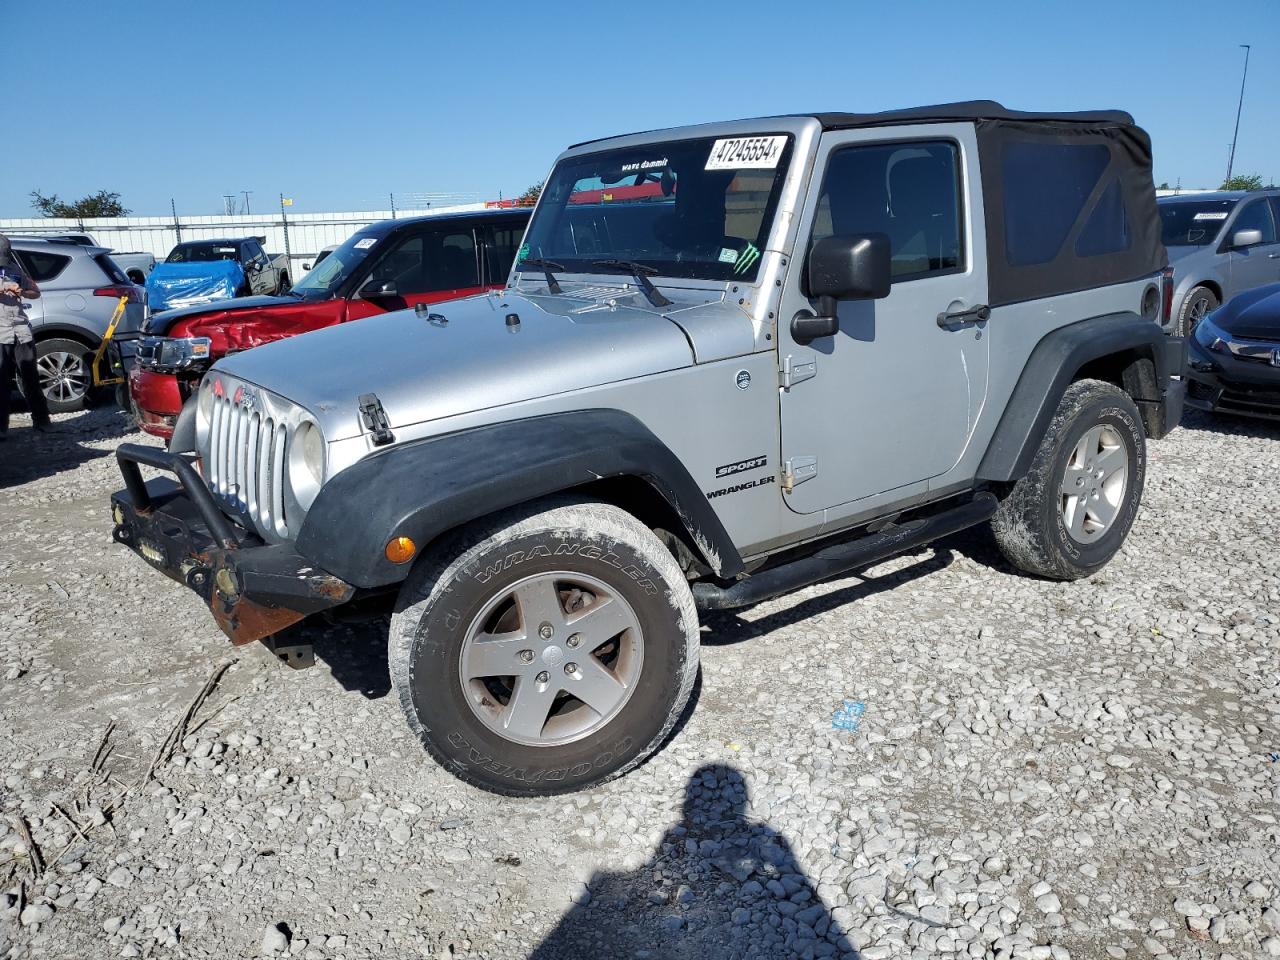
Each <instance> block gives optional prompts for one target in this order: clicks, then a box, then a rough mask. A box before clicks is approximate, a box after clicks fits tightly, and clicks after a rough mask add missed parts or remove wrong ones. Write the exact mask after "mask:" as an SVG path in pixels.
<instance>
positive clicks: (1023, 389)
mask: <svg viewBox="0 0 1280 960" xmlns="http://www.w3.org/2000/svg"><path fill="white" fill-rule="evenodd" d="M1185 350H1186V345H1185V343H1184V342H1183V340H1182V339H1181V338H1179V337H1170V336H1167V335H1166V334H1165V333H1164V331H1163V330H1161V328H1160V326H1159V325H1158V324H1156V323H1153V322H1152V321H1151V320H1144V319H1143V318H1142V317H1140V316H1139V315H1138V314H1136V313H1133V312H1131V311H1122V312H1119V313H1108V314H1104V315H1102V316H1099V317H1090V318H1089V319H1087V320H1080V321H1078V322H1076V323H1072V324H1068V325H1067V326H1065V327H1059V328H1058V329H1056V330H1053V331H1050V332H1049V333H1048V334H1046V335H1045V336H1044V337H1043V338H1042V339H1041V340H1040V342H1039V343H1037V344H1036V346H1035V348H1034V349H1033V350H1032V351H1031V356H1030V357H1029V358H1028V360H1027V363H1026V366H1024V367H1023V369H1022V375H1021V376H1020V377H1019V378H1018V383H1017V385H1016V386H1015V387H1014V388H1013V393H1012V395H1011V396H1010V397H1009V402H1008V404H1007V405H1006V406H1005V410H1004V414H1003V415H1002V416H1001V418H1000V422H999V424H998V425H997V426H996V431H995V434H994V435H993V436H992V438H991V442H990V443H989V444H988V445H987V450H986V453H985V454H984V455H983V457H982V462H981V463H980V464H979V465H978V473H977V479H978V480H980V481H988V482H1008V481H1014V480H1018V479H1019V478H1020V477H1022V476H1024V475H1025V474H1026V472H1027V470H1028V469H1030V466H1031V460H1032V458H1033V457H1034V456H1035V453H1036V450H1037V448H1038V447H1039V445H1040V438H1041V437H1042V436H1044V432H1045V430H1047V429H1048V427H1049V422H1050V421H1051V420H1052V419H1053V413H1054V411H1055V410H1056V409H1057V408H1058V403H1059V402H1060V401H1061V399H1062V395H1063V393H1065V392H1066V389H1067V387H1068V386H1069V385H1070V384H1071V382H1072V381H1073V380H1074V379H1076V375H1077V374H1078V373H1079V372H1080V370H1081V369H1083V368H1084V367H1086V366H1087V365H1088V364H1090V363H1094V362H1096V361H1100V360H1105V359H1106V358H1107V357H1112V356H1119V355H1124V354H1134V353H1136V354H1138V355H1139V356H1140V357H1141V358H1142V359H1143V360H1146V361H1149V362H1150V366H1146V365H1145V364H1144V365H1142V368H1141V369H1136V370H1134V371H1132V372H1129V371H1126V374H1125V378H1124V379H1125V384H1124V385H1125V389H1126V390H1127V391H1128V392H1129V394H1130V395H1131V396H1132V397H1133V399H1134V400H1135V401H1137V403H1138V406H1139V407H1140V408H1144V410H1143V413H1144V419H1146V421H1147V425H1148V430H1149V432H1151V433H1152V435H1153V436H1163V435H1164V433H1167V432H1168V429H1169V428H1171V427H1172V424H1165V423H1164V421H1163V417H1162V415H1161V411H1160V406H1161V404H1162V403H1163V402H1164V395H1165V392H1166V391H1167V390H1168V387H1169V382H1170V377H1171V376H1175V375H1179V376H1180V375H1181V373H1182V369H1183V364H1184V357H1185ZM1153 426H1156V427H1157V429H1155V430H1152V427H1153Z"/></svg>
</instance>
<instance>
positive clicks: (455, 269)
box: [421, 228, 480, 293]
mask: <svg viewBox="0 0 1280 960" xmlns="http://www.w3.org/2000/svg"><path fill="white" fill-rule="evenodd" d="M426 239H427V243H428V249H427V252H426V254H425V258H426V262H425V266H426V270H425V274H426V281H427V286H426V287H425V288H424V289H423V290H422V291H421V292H423V293H433V292H436V291H440V290H458V289H461V288H463V287H478V286H480V278H479V276H477V274H476V241H475V236H474V234H473V233H472V232H471V229H470V228H467V229H466V230H452V231H447V232H446V231H443V230H442V231H439V232H436V233H431V234H428V235H427V238H426Z"/></svg>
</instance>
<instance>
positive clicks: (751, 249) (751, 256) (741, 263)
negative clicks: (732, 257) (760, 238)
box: [733, 243, 760, 273]
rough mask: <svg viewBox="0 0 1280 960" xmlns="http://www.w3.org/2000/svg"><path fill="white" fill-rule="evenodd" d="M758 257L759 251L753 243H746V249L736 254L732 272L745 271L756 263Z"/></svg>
mask: <svg viewBox="0 0 1280 960" xmlns="http://www.w3.org/2000/svg"><path fill="white" fill-rule="evenodd" d="M759 259H760V251H759V250H757V249H756V246H755V244H754V243H748V244H747V246H746V249H744V250H743V251H742V252H741V253H740V254H738V261H737V263H735V264H734V265H733V272H734V273H746V272H747V271H748V270H750V269H751V268H752V267H754V266H755V265H756V261H757V260H759Z"/></svg>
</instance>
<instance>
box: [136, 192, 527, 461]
mask: <svg viewBox="0 0 1280 960" xmlns="http://www.w3.org/2000/svg"><path fill="white" fill-rule="evenodd" d="M530 212H531V211H530V210H528V209H506V210H486V211H478V212H474V213H465V214H452V215H442V216H438V217H417V218H413V219H409V220H384V221H382V222H381V223H375V224H371V225H370V226H367V227H364V228H362V229H361V230H359V231H358V232H357V233H355V234H353V235H352V236H351V237H350V238H349V239H348V240H347V241H346V243H344V244H342V245H341V246H340V247H338V248H337V249H336V250H334V251H333V252H332V253H331V254H329V256H327V257H325V258H324V259H323V260H322V261H320V262H317V264H316V265H315V266H314V267H313V268H312V269H311V271H310V272H308V273H307V275H306V276H304V277H303V278H302V279H301V280H299V281H298V282H297V283H296V284H294V286H293V289H292V290H290V291H289V292H287V293H284V294H281V295H279V296H274V297H242V298H239V299H235V300H223V301H220V302H217V303H210V304H205V305H202V306H198V307H188V308H184V309H179V310H166V311H164V312H162V313H157V314H153V315H152V316H151V317H150V318H149V319H148V320H147V323H146V326H145V328H144V332H145V336H144V337H143V338H142V339H141V341H140V342H139V344H138V351H137V363H136V364H135V365H134V367H133V369H132V370H131V371H130V373H129V393H130V397H131V399H132V401H133V406H134V412H135V414H136V416H137V418H138V424H139V426H141V427H142V429H143V430H145V431H146V432H147V433H151V434H155V435H156V436H158V437H164V438H165V439H168V438H169V437H171V436H172V435H173V425H174V422H175V421H176V420H177V417H178V413H179V411H181V409H182V405H183V404H184V403H185V402H186V400H187V398H188V397H189V396H191V394H192V393H194V392H195V390H196V388H197V387H198V386H199V385H200V378H201V377H202V376H203V375H204V371H205V370H207V369H208V368H209V365H210V364H212V363H213V362H214V361H215V360H217V359H218V358H219V357H221V356H224V355H225V354H228V353H235V352H237V351H239V350H248V349H249V348H250V347H256V346H258V345H260V344H263V343H269V342H271V341H272V340H282V339H284V338H285V337H292V336H294V335H296V334H299V333H306V332H307V331H309V330H318V329H320V328H321V327H329V326H332V325H333V324H335V323H345V322H347V321H348V320H359V319H361V318H362V317H369V316H373V315H374V314H376V313H384V312H386V311H389V310H403V309H405V308H406V307H412V306H414V305H416V304H419V303H439V302H441V301H444V300H453V299H455V298H457V297H465V296H470V295H471V294H475V293H482V292H484V291H485V290H487V289H490V288H496V287H501V286H502V285H503V284H505V283H506V280H507V273H508V272H509V271H510V269H511V262H512V261H513V260H514V259H515V256H516V251H517V249H518V248H519V246H520V239H521V237H523V236H524V228H525V225H526V224H527V223H528V222H529V214H530Z"/></svg>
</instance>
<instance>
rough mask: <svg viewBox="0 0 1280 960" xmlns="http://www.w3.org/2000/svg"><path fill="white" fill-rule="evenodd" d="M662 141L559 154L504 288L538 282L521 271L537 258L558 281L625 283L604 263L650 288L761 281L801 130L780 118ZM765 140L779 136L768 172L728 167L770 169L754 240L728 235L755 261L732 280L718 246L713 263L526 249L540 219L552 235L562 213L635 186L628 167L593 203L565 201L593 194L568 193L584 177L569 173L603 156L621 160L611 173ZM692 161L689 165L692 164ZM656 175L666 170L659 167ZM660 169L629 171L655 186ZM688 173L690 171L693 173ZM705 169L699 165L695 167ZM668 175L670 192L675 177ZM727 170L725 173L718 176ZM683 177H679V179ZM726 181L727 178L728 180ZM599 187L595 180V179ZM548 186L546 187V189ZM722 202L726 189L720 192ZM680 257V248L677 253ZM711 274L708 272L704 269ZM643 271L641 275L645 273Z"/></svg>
mask: <svg viewBox="0 0 1280 960" xmlns="http://www.w3.org/2000/svg"><path fill="white" fill-rule="evenodd" d="M780 119H781V118H780ZM669 133H670V134H671V135H670V136H664V137H656V136H652V135H644V136H632V137H621V138H615V139H610V140H607V141H603V142H602V143H601V144H599V145H597V144H591V146H592V147H594V148H595V149H573V150H570V151H567V152H566V153H564V154H562V155H561V156H560V157H559V158H558V159H557V161H556V164H555V166H554V167H552V169H551V172H550V173H549V174H548V176H547V178H546V181H545V183H546V186H544V188H543V191H542V195H541V197H540V198H539V202H538V205H537V207H536V209H535V210H534V212H533V216H532V217H531V218H530V221H529V225H528V227H527V229H526V232H525V237H524V243H523V244H522V246H521V250H520V252H519V254H518V255H517V258H516V260H515V261H514V262H513V264H512V268H511V282H512V283H516V282H518V281H519V280H520V279H521V278H522V276H523V275H524V274H529V275H530V279H537V280H541V279H543V277H544V274H545V270H544V269H543V268H542V267H541V266H538V267H535V266H533V265H532V264H530V265H529V266H525V262H526V260H536V259H545V260H550V261H555V262H557V263H558V264H560V265H562V269H559V270H556V271H555V273H557V274H559V275H561V276H564V275H579V276H582V275H588V276H592V277H602V278H607V279H608V281H609V282H619V281H622V282H625V281H626V280H627V271H626V270H620V269H616V268H607V267H602V266H601V265H600V264H601V263H602V262H604V261H609V260H623V261H632V262H636V263H639V264H642V265H644V266H646V267H649V268H651V269H654V270H656V271H657V272H656V273H654V274H652V275H651V279H652V280H653V281H655V282H657V283H676V284H681V285H685V284H713V285H715V286H725V285H728V284H732V283H747V284H751V283H755V282H756V281H757V280H758V279H759V278H760V276H761V271H762V270H763V264H764V261H765V257H764V254H765V253H766V252H767V251H768V250H769V249H770V242H771V240H772V239H773V237H774V235H775V231H776V230H777V229H778V224H777V220H778V213H779V210H780V209H781V208H782V206H783V204H784V203H786V202H787V201H788V197H787V193H788V185H789V184H790V183H791V182H792V179H793V177H794V173H795V166H796V163H797V157H801V156H803V153H802V149H803V147H802V146H801V145H800V141H801V140H802V139H803V131H802V130H797V129H796V128H795V127H794V126H793V125H792V124H790V123H787V122H786V121H785V119H784V120H783V122H780V123H778V124H776V125H772V124H771V125H769V126H768V127H767V128H762V127H761V126H759V125H753V128H752V129H741V128H740V127H739V124H737V123H733V124H725V125H723V126H722V125H715V126H713V127H711V128H707V127H702V128H691V129H688V130H686V131H678V130H673V131H669ZM771 137H776V138H780V139H781V141H782V145H781V148H780V151H779V153H778V159H777V161H776V163H775V164H774V165H773V167H772V168H769V167H752V166H749V165H743V166H742V167H738V168H729V169H734V170H741V171H746V172H750V171H751V170H753V169H754V170H769V169H772V172H773V178H772V181H771V182H770V184H769V187H768V190H769V194H768V198H767V199H766V201H765V204H764V208H763V211H762V213H761V218H760V223H759V227H758V229H757V234H756V236H755V237H753V238H750V239H746V238H741V237H730V239H732V240H738V241H743V242H744V243H745V245H746V247H747V248H754V251H755V253H756V257H755V259H754V261H753V262H751V263H749V264H748V265H747V267H746V268H745V269H743V270H742V272H741V273H738V274H736V275H735V274H734V273H733V272H732V268H733V266H734V265H733V264H731V263H729V262H728V261H726V260H724V259H723V256H724V255H725V253H726V251H727V250H728V248H721V250H720V256H719V257H717V258H715V259H713V258H711V257H697V258H683V257H681V258H678V259H675V260H671V259H658V258H656V257H653V256H645V255H644V254H643V253H642V252H639V251H636V250H634V249H631V248H625V247H622V246H620V245H610V246H609V247H607V248H605V249H601V250H597V251H594V252H592V253H581V254H577V255H571V254H569V253H567V252H565V251H562V250H558V249H544V248H541V247H540V248H539V249H534V248H533V246H531V243H533V242H536V241H537V240H538V237H537V233H536V232H535V231H536V228H537V227H538V226H539V225H540V224H541V223H543V222H545V221H546V220H547V219H548V218H554V219H553V220H552V226H551V227H549V228H548V236H549V237H554V235H555V232H556V231H557V230H558V229H559V228H560V218H561V217H562V216H563V215H564V213H565V211H566V210H569V209H572V208H574V207H587V206H595V205H598V206H601V207H604V206H605V204H606V200H607V198H605V197H604V196H603V195H604V194H606V193H608V192H610V191H611V190H613V189H616V188H620V187H636V186H640V185H641V184H639V183H636V184H632V183H629V182H628V181H629V179H630V178H631V176H632V175H633V171H632V170H631V169H627V172H626V173H625V175H624V176H623V177H621V178H620V179H619V180H617V181H615V182H614V183H611V184H603V186H602V187H601V188H600V192H601V194H602V198H601V199H600V200H597V201H594V202H592V201H579V202H577V203H575V202H573V201H571V199H570V197H571V196H572V195H573V193H574V192H577V193H591V192H595V190H594V188H581V189H580V190H578V191H573V187H574V186H576V185H578V184H581V183H583V182H585V181H588V180H590V179H592V178H591V177H590V176H587V175H585V174H586V171H585V170H582V169H579V170H578V171H577V172H574V168H583V167H589V166H593V165H594V166H596V167H599V166H601V165H602V160H603V159H604V158H608V157H610V156H611V155H622V157H623V158H625V160H624V159H620V160H619V162H618V164H617V165H616V166H617V168H618V169H625V168H626V163H627V161H630V162H631V163H633V164H634V162H635V158H636V156H637V155H646V156H648V157H656V156H657V155H659V154H662V155H663V157H664V160H665V157H666V156H668V155H670V154H671V153H672V152H673V151H675V150H681V151H687V150H688V149H690V147H691V146H693V148H694V149H701V147H702V146H705V149H706V150H707V152H708V157H709V156H710V152H711V150H712V148H713V147H714V146H715V145H716V143H717V141H725V140H748V139H752V138H761V139H767V138H771ZM695 162H696V161H695ZM661 169H668V170H669V169H670V167H664V168H661ZM661 169H657V168H655V169H652V170H650V169H637V170H635V173H636V174H637V175H640V174H649V177H647V178H646V183H647V182H648V180H650V179H652V180H653V182H654V183H660V177H659V175H660V173H661ZM695 169H696V168H695ZM702 169H704V170H705V167H704V168H702ZM675 172H676V181H677V186H676V190H677V191H678V189H679V187H678V182H679V179H680V177H679V171H675ZM726 172H727V170H726ZM562 173H563V174H564V175H565V176H567V177H570V178H571V179H569V180H568V181H566V183H565V184H564V189H565V190H566V193H565V196H564V199H563V200H560V199H558V198H556V196H555V194H554V192H553V191H554V189H555V184H556V177H557V175H560V174H562ZM688 176H689V174H688V173H686V174H685V177H686V178H687V177H688ZM731 181H732V178H731V180H730V182H731ZM601 182H602V183H603V181H601ZM549 188H551V189H549ZM725 193H726V196H727V195H729V193H730V192H729V191H728V189H727V184H726V190H725ZM672 196H674V194H664V196H663V197H661V198H659V202H661V203H663V204H664V205H666V204H667V203H668V202H670V206H671V208H672V209H674V207H675V202H674V200H671V201H668V198H670V197H672ZM644 205H645V201H644V200H639V199H632V200H624V201H619V202H618V203H617V206H618V207H619V208H623V207H624V206H634V207H641V206H644ZM681 252H682V253H683V250H681ZM707 268H711V269H707ZM647 272H648V271H646V273H647Z"/></svg>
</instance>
